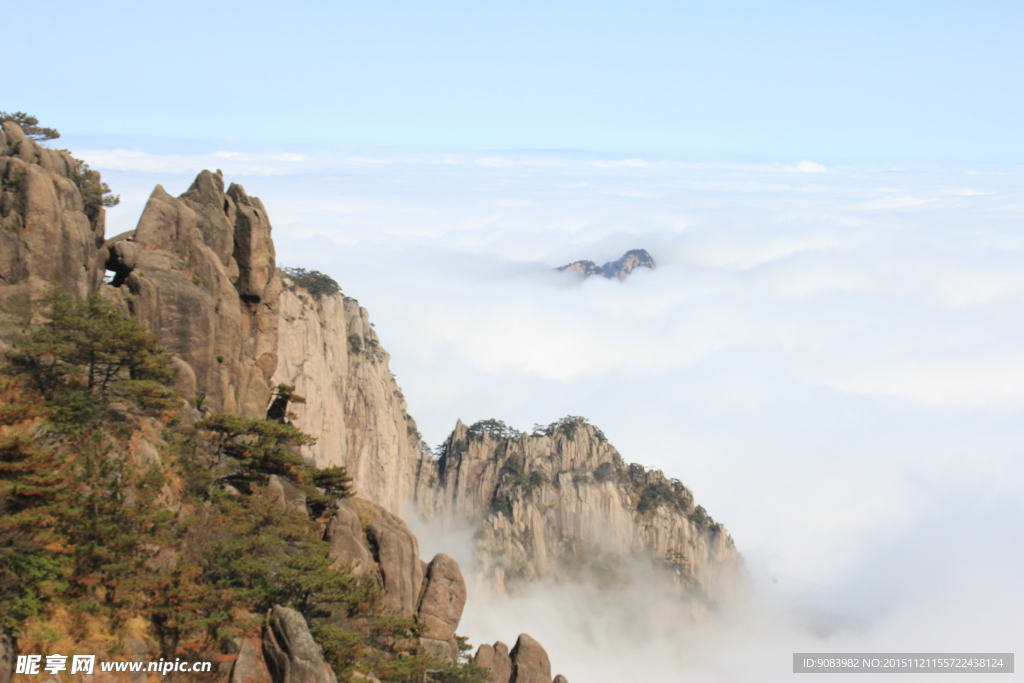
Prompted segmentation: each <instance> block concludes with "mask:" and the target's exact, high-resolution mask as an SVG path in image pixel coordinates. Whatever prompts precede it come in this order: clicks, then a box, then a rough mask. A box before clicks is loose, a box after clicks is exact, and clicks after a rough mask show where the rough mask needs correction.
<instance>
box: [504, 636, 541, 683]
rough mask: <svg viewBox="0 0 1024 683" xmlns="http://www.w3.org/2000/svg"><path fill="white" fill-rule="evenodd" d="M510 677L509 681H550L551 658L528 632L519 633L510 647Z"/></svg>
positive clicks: (530, 682) (520, 682)
mask: <svg viewBox="0 0 1024 683" xmlns="http://www.w3.org/2000/svg"><path fill="white" fill-rule="evenodd" d="M511 657H512V677H511V678H510V679H509V683H551V660H549V659H548V653H547V651H546V650H545V649H544V648H543V647H542V646H541V644H540V643H538V642H537V641H536V640H534V639H533V638H531V637H530V636H529V635H528V634H526V633H522V634H520V635H519V640H517V641H516V646H515V647H514V648H512V653H511Z"/></svg>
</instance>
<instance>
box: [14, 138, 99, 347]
mask: <svg viewBox="0 0 1024 683" xmlns="http://www.w3.org/2000/svg"><path fill="white" fill-rule="evenodd" d="M80 169H81V165H80V163H79V162H78V161H77V160H75V159H74V158H73V157H72V156H71V155H70V154H68V153H67V152H64V151H59V150H54V149H48V148H46V147H43V146H42V145H40V144H39V143H37V142H35V141H34V140H31V139H29V138H28V137H26V136H25V133H23V132H22V130H21V128H20V127H19V126H18V124H16V123H14V122H13V121H5V122H4V123H3V127H2V128H0V305H10V304H14V303H17V302H24V301H28V300H29V299H30V298H32V297H38V296H39V295H41V294H42V293H43V292H44V291H45V290H46V289H47V288H48V287H49V286H50V285H51V283H56V284H58V285H60V286H61V287H62V288H63V289H65V290H66V291H67V292H69V293H71V294H74V295H75V296H85V295H86V294H89V293H90V292H95V291H97V290H98V289H99V287H100V285H101V284H102V282H103V264H104V261H105V260H106V257H107V249H106V247H105V244H104V231H105V223H106V214H105V211H104V209H103V206H102V205H101V204H99V203H96V202H95V201H93V200H92V199H90V198H89V196H88V192H83V187H82V182H83V181H82V177H81V173H80ZM3 336H6V335H0V337H3ZM0 350H2V347H0Z"/></svg>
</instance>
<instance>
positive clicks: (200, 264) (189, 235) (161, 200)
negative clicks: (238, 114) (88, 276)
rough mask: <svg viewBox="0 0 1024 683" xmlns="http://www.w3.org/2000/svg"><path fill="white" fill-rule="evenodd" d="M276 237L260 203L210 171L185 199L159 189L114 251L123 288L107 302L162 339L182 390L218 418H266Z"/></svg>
mask: <svg viewBox="0 0 1024 683" xmlns="http://www.w3.org/2000/svg"><path fill="white" fill-rule="evenodd" d="M270 232H271V226H270V220H269V218H268V217H267V213H266V210H265V209H264V208H263V204H262V203H261V202H260V200H259V199H257V198H255V197H249V196H248V195H247V194H246V193H245V190H244V189H243V188H242V187H241V186H240V185H235V184H232V185H231V186H230V187H229V188H228V189H227V191H226V192H225V190H224V179H223V177H222V176H221V175H220V174H219V173H211V172H210V171H203V172H202V173H200V174H199V176H198V177H197V178H196V180H195V182H193V183H192V186H191V187H190V188H189V189H188V191H187V192H185V193H184V194H183V195H181V196H180V197H178V198H174V197H172V196H171V195H169V194H168V193H167V192H166V191H165V190H164V189H163V187H161V186H159V185H157V187H156V189H154V190H153V193H152V195H150V198H149V201H148V202H147V203H146V208H145V209H144V211H143V213H142V217H141V218H140V219H139V223H138V226H137V227H136V229H135V231H134V232H133V233H129V234H127V235H122V236H119V238H115V239H114V240H111V242H112V244H109V245H108V250H109V257H108V259H107V267H108V268H109V269H111V270H113V271H114V272H115V273H116V277H115V280H114V282H115V284H122V283H123V286H121V287H120V288H111V289H110V290H108V292H107V293H108V295H109V296H111V297H112V298H117V299H119V300H120V301H122V302H123V304H124V305H125V307H126V308H127V309H128V311H130V313H131V314H132V315H133V316H134V317H136V318H137V319H138V320H140V321H141V322H142V323H143V324H144V325H146V327H147V328H149V329H150V330H152V331H153V332H156V333H158V334H159V335H160V339H161V342H162V343H163V344H164V345H165V346H166V347H167V350H168V351H170V352H172V353H174V354H175V356H176V365H175V367H176V370H177V379H176V382H177V388H178V389H180V390H181V391H182V392H183V393H184V394H185V395H186V397H188V398H192V397H196V398H197V399H198V403H199V404H200V405H201V406H202V407H203V408H205V409H207V410H210V411H212V412H229V413H235V414H238V415H241V416H243V417H264V416H265V415H266V411H267V405H268V404H269V402H270V395H271V384H270V379H271V376H272V375H273V373H274V369H275V368H276V367H277V340H278V330H277V325H278V305H279V303H278V299H279V295H280V290H281V281H280V278H279V277H278V275H277V268H276V266H275V263H274V244H273V241H272V240H271V237H270ZM121 238H123V239H121Z"/></svg>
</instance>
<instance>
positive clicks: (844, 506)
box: [73, 143, 1024, 681]
mask: <svg viewBox="0 0 1024 683" xmlns="http://www.w3.org/2000/svg"><path fill="white" fill-rule="evenodd" d="M73 146H74V147H76V148H79V149H81V148H84V147H86V146H87V145H84V144H80V143H76V144H74V145H73ZM122 146H124V147H127V145H122ZM116 147H117V146H115V145H109V146H108V147H107V148H105V149H95V150H94V151H91V152H83V153H82V154H81V155H82V156H83V157H84V158H85V159H86V160H87V161H89V163H90V164H92V165H93V166H94V167H96V168H99V169H100V170H101V171H103V172H104V178H105V179H106V180H108V182H110V184H111V185H112V186H113V187H114V188H115V190H116V191H118V192H120V193H121V194H122V199H123V200H124V202H123V206H122V207H118V208H117V209H115V210H113V211H112V212H111V214H110V216H109V220H108V223H110V228H109V232H110V233H111V234H114V233H116V232H119V231H120V230H121V229H130V228H131V227H134V226H132V225H131V224H130V221H131V220H132V219H133V217H135V216H137V215H138V214H139V207H140V206H141V203H142V202H144V201H145V198H146V195H147V194H148V192H149V189H150V188H151V187H152V184H153V182H161V183H164V184H165V186H167V188H168V190H169V191H171V192H172V193H176V192H179V191H181V190H183V189H184V187H185V186H186V185H187V182H188V181H189V180H190V179H191V177H192V176H194V174H195V172H196V171H197V170H199V169H200V168H204V167H214V168H216V167H220V168H223V169H224V171H225V173H228V174H230V175H232V176H243V177H244V182H245V185H246V187H247V189H249V190H250V191H251V192H252V193H253V194H258V195H259V196H261V197H262V198H263V200H264V203H265V204H266V206H267V207H268V210H269V211H270V213H271V215H272V216H273V219H274V230H275V233H274V235H275V240H276V243H277V245H278V257H279V262H280V263H282V264H283V265H294V266H303V267H306V268H315V269H318V270H322V271H325V272H327V273H329V274H331V275H332V276H333V277H334V278H335V279H336V280H338V281H339V282H340V283H341V284H342V286H343V288H344V289H345V292H346V294H349V295H350V296H355V297H357V298H359V299H360V301H361V302H362V303H363V304H364V305H366V306H367V307H368V308H370V310H371V311H372V312H373V318H374V320H375V321H376V324H377V330H378V333H379V334H380V336H381V338H382V342H383V343H384V344H385V345H386V346H387V348H388V349H389V351H390V352H391V354H392V358H393V360H392V367H393V368H394V369H395V371H396V372H397V374H398V376H399V381H400V382H401V385H402V387H403V390H404V392H405V395H406V398H407V399H408V401H409V407H410V412H411V413H412V414H413V415H414V416H415V417H416V419H417V422H418V423H419V425H420V426H421V428H422V430H423V432H424V436H425V437H426V438H427V440H428V441H430V442H431V443H437V442H439V441H440V440H442V439H443V438H444V437H445V436H446V435H447V433H448V431H450V429H451V428H452V426H453V425H454V423H455V420H456V418H462V419H463V421H465V422H467V423H469V422H472V421H475V420H478V419H484V418H489V417H496V418H500V419H503V420H504V421H506V422H508V423H510V424H512V425H514V426H516V427H519V428H521V429H528V428H529V427H530V426H531V425H533V424H534V423H548V422H551V421H552V420H554V419H556V418H558V417H561V416H562V415H565V414H575V415H585V416H587V417H588V418H590V419H591V421H592V422H594V423H595V424H597V425H599V426H600V427H601V428H602V429H603V430H604V432H605V433H606V434H607V435H608V437H609V439H610V440H611V441H612V442H613V443H615V445H616V446H617V447H618V448H619V450H620V451H621V452H622V453H623V455H624V456H625V457H626V459H627V460H635V461H638V462H643V463H644V464H647V465H651V466H657V467H660V468H662V469H664V470H665V471H666V473H667V474H668V475H669V476H675V477H678V478H680V479H682V480H683V482H684V483H685V484H687V486H689V487H690V488H692V489H693V490H694V491H695V493H696V494H697V496H698V498H699V499H700V500H701V501H702V503H703V504H704V505H705V507H707V509H708V510H709V511H710V512H711V513H712V514H713V515H714V516H715V518H716V519H718V520H720V521H722V522H723V523H725V524H726V526H728V528H729V530H730V532H731V533H732V535H733V537H734V538H735V539H736V542H737V545H738V547H739V548H740V549H741V550H742V551H744V552H745V554H746V556H747V559H748V562H749V565H750V567H751V569H752V572H753V573H754V575H755V576H756V577H758V579H759V581H760V585H761V586H762V588H763V591H762V593H761V597H760V598H759V600H760V602H759V603H758V605H759V606H758V607H757V608H756V609H751V610H746V611H744V612H743V614H742V615H741V617H734V618H733V621H732V622H730V624H731V625H730V626H729V627H728V628H727V629H725V631H726V633H724V634H723V635H722V640H721V641H720V642H721V643H722V649H720V650H716V649H715V648H709V652H717V651H721V652H723V653H724V652H737V651H742V652H746V653H748V654H749V659H750V660H751V661H753V660H756V659H757V658H758V657H761V656H762V655H764V656H766V657H767V656H772V657H775V656H780V657H781V658H782V659H781V661H782V662H784V664H785V665H788V662H789V659H788V657H789V655H790V654H791V653H792V652H793V651H797V650H800V649H806V650H818V651H828V650H831V649H843V648H844V647H845V648H855V649H858V648H859V649H865V648H869V647H870V648H873V649H877V650H881V651H897V650H907V649H915V648H916V649H918V651H939V650H941V649H942V648H946V649H954V650H955V649H962V648H966V647H972V648H980V649H985V650H988V651H1000V650H1002V651H1006V650H1012V642H1013V641H1012V638H1016V639H1017V641H1016V642H1019V638H1020V636H1021V632H1020V626H1019V624H1018V623H1015V622H1014V620H1013V619H1011V618H1010V616H1009V615H1011V614H1012V613H1013V610H1014V609H1016V610H1018V613H1019V609H1020V608H1021V607H1022V606H1024V600H1022V591H1021V584H1020V579H1019V578H1017V577H1016V576H1015V575H1014V573H1013V572H1012V571H1010V568H1011V567H1014V566H1019V561H1020V560H1021V559H1022V557H1024V552H1022V548H1021V542H1020V540H1019V539H1021V538H1024V523H1022V522H1021V520H1024V515H1022V514H1020V512H1021V510H1020V505H1019V504H1018V503H1016V502H1014V501H1019V500H1021V499H1022V498H1024V495H1022V494H1024V467H1022V463H1021V457H1020V444H1021V443H1024V420H1021V417H1022V415H1021V413H1022V410H1024V344H1022V341H1024V233H1022V232H1021V228H1020V226H1021V225H1022V221H1021V219H1022V218H1024V192H1022V191H1021V190H1020V187H1021V176H1022V175H1024V170H1022V169H1020V168H1006V167H1003V168H981V167H974V168H971V167H941V168H940V167H928V168H893V167H885V166H879V167H864V166H858V167H848V166H843V165H842V164H837V163H822V162H820V161H811V160H799V159H793V160H784V161H780V162H779V163H774V164H711V163H701V164H696V163H688V162H686V161H682V160H677V159H666V158H653V157H652V158H646V157H638V156H631V157H621V158H613V157H608V156H601V155H590V154H583V153H559V154H556V153H524V152H520V153H506V152H486V151H485V152H479V153H468V152H460V153H451V154H449V153H442V152H436V151H426V152H424V151H418V150H381V149H366V150H327V151H325V150H318V149H273V150H268V149H260V148H248V149H241V148H239V149H233V148H226V147H224V146H223V145H219V146H216V147H209V148H203V147H202V145H198V146H197V147H196V150H197V151H196V152H195V153H194V154H189V155H181V154H175V155H168V154H163V153H159V152H158V151H156V152H154V151H138V150H136V151H130V152H125V151H123V150H119V149H117V148H116ZM175 183H178V185H175ZM119 221H123V222H124V223H120V222H119ZM632 248H644V249H647V250H648V251H649V252H650V253H651V254H652V256H653V257H654V259H655V261H656V262H657V264H658V268H657V270H654V271H646V270H643V269H641V270H639V271H637V272H635V273H634V274H633V275H632V276H631V277H630V278H629V279H628V280H627V281H625V282H622V283H620V282H617V281H607V280H604V279H603V278H601V279H594V278H591V279H589V280H586V281H582V282H581V281H580V280H579V279H578V278H574V277H573V276H572V275H571V274H566V273H556V272H553V271H552V268H553V267H555V266H559V265H562V264H564V263H568V262H571V261H574V260H577V259H591V260H594V261H596V262H604V261H606V260H609V259H613V258H617V257H618V256H619V255H621V254H622V253H623V252H625V251H626V250H628V249H632ZM445 551H446V552H449V551H448V550H445ZM455 552H457V551H456V550H451V553H452V554H454V553H455ZM540 590H542V589H540V588H539V589H538V591H540ZM556 595H557V597H555V596H556ZM537 599H538V600H540V601H541V602H544V601H547V604H559V605H562V606H561V607H560V608H559V609H558V610H556V611H557V612H558V613H559V614H562V615H572V614H579V613H580V611H579V610H578V609H575V608H574V607H573V606H572V604H574V603H572V601H573V600H577V601H582V602H581V603H580V604H582V603H585V602H587V600H590V598H589V597H588V596H586V595H582V596H580V595H577V594H576V593H572V592H564V593H551V594H538V597H537ZM556 601H562V602H560V603H556ZM563 603H564V604H563ZM480 604H483V603H480ZM524 604H526V603H524ZM507 608H508V609H525V608H523V607H521V606H515V605H508V606H507ZM467 609H468V613H467V617H466V618H467V620H468V621H467V625H468V624H471V623H476V624H478V626H477V628H478V631H479V633H480V634H481V635H480V636H479V638H481V639H486V638H488V637H490V636H488V635H484V634H486V633H487V618H486V610H488V609H498V607H496V606H494V605H488V606H487V607H486V609H484V608H482V607H481V608H475V607H474V603H473V600H472V599H471V601H470V605H469V607H468V608H467ZM475 609H476V610H477V611H474V610H475ZM615 609H617V608H614V607H609V612H608V614H611V615H612V617H614V618H612V617H609V616H607V615H606V616H605V617H601V616H600V615H590V616H588V618H590V617H591V616H592V618H590V621H591V622H592V623H593V633H592V634H591V636H589V638H590V640H589V641H587V640H586V637H585V636H579V638H583V640H580V641H578V642H566V644H565V646H566V648H568V649H567V651H569V652H576V651H577V650H578V649H579V648H583V647H584V645H586V643H587V642H589V643H590V644H591V645H595V644H596V645H598V646H599V645H601V643H602V640H601V638H603V637H604V636H602V635H601V634H602V633H603V632H602V631H601V629H602V628H604V627H602V626H601V624H602V623H604V622H603V621H602V619H605V620H606V621H608V623H614V622H615V620H616V619H620V618H625V617H623V616H622V615H618V616H615V614H616V613H615ZM1008 610H1009V611H1008ZM535 613H537V614H545V612H544V611H543V610H539V611H538V610H535ZM958 615H961V616H958ZM578 618H580V617H569V616H564V617H562V621H559V620H558V619H548V620H547V622H546V623H548V624H551V625H552V628H554V625H557V624H562V627H561V628H562V630H563V631H564V632H565V633H585V632H586V629H582V630H581V628H580V624H578V623H575V622H574V621H573V620H574V619H578ZM665 618H666V619H667V618H668V617H665ZM474 620H475V622H474ZM541 621H544V620H543V619H542V620H541ZM780 623H781V624H782V626H778V624H780ZM926 624H931V626H927V627H926V626H925V625H926ZM723 628H725V627H723ZM542 629H543V626H542V625H539V626H538V627H537V629H536V631H537V632H536V633H535V632H534V630H530V629H528V630H530V632H531V633H532V634H534V635H537V636H538V637H541V636H544V635H545V634H544V633H543V632H542ZM730 629H731V630H730ZM982 636H984V637H982ZM566 637H567V638H569V636H566ZM574 637H575V636H574ZM687 637H690V636H687V635H686V634H684V633H674V632H673V633H672V634H660V635H658V634H655V635H652V636H651V637H650V641H651V643H650V645H649V647H650V648H652V650H651V651H650V653H649V656H650V657H651V658H657V657H662V655H664V657H662V659H663V660H664V661H666V662H668V661H669V659H671V658H669V659H665V657H669V655H668V654H665V653H667V652H668V651H669V650H670V649H671V644H672V643H673V642H675V640H678V639H683V640H685V639H686V638H687ZM985 638H988V640H986V639H985ZM1001 638H1003V640H1001ZM549 640H550V642H552V643H554V642H555V639H554V637H553V636H552V637H550V638H549ZM549 640H545V642H549ZM739 643H746V645H744V646H743V647H744V648H746V649H738V648H740V645H739ZM958 643H962V645H958ZM986 643H989V644H986ZM647 647H648V646H641V645H640V644H632V645H629V646H628V647H626V648H625V649H626V650H628V651H630V652H633V653H639V652H647V650H646V649H645V648H647ZM659 648H661V649H659ZM549 649H551V650H552V651H557V648H556V647H554V646H553V647H551V648H549ZM662 650H664V652H663V651H662ZM657 652H661V653H662V654H657ZM623 658H626V659H628V658H627V657H626V655H625V654H624V655H622V657H620V658H619V660H620V661H626V659H623ZM673 661H674V660H673ZM729 662H734V663H733V664H729ZM676 664H677V663H673V664H671V666H670V665H669V664H665V666H666V667H668V668H666V669H665V671H666V672H668V673H666V674H665V680H672V679H671V675H675V673H677V672H678V669H677V668H674V667H676ZM684 664H685V666H686V667H689V669H688V670H691V671H704V672H708V671H712V672H718V673H720V674H721V677H723V678H727V679H728V678H730V677H731V678H732V679H734V680H749V679H750V676H751V672H752V671H754V669H747V668H744V667H742V666H739V665H738V664H735V660H734V659H729V657H727V656H726V655H724V654H723V655H722V657H721V658H720V659H715V658H714V657H713V656H712V657H711V659H704V660H700V661H690V660H687V662H684ZM702 667H703V668H702ZM708 667H710V668H708ZM730 667H732V668H730ZM578 671H579V675H576V676H575V677H574V676H573V675H570V676H569V677H570V679H574V678H581V676H582V678H583V679H586V680H595V681H598V680H603V679H601V678H600V677H599V676H598V675H597V673H596V672H593V671H588V670H586V669H585V668H582V666H581V668H580V669H579V670H578ZM772 671H776V670H774V669H773V670H772ZM565 673H566V674H567V675H569V674H571V673H572V671H571V669H570V667H568V666H567V667H565ZM609 675H611V674H609ZM772 675H773V676H774V673H773V674H772ZM782 675H783V674H782V673H779V677H780V678H781V676H782ZM769 679H770V678H769V677H765V678H764V679H763V680H769ZM608 680H622V679H621V678H614V677H612V678H609V679H608ZM648 680H659V679H658V678H657V677H652V678H649V679H648Z"/></svg>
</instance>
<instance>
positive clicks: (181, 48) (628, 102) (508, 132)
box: [0, 0, 1024, 163]
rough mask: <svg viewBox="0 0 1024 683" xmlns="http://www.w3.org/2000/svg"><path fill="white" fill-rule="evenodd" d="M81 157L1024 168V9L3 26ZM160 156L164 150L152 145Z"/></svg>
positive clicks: (785, 6)
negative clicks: (388, 148)
mask: <svg viewBox="0 0 1024 683" xmlns="http://www.w3.org/2000/svg"><path fill="white" fill-rule="evenodd" d="M4 17H5V24H6V25H8V26H12V27H13V26H18V27H20V28H19V30H12V31H7V32H6V35H5V53H6V54H8V55H18V56H19V59H20V60H23V62H22V63H23V65H24V66H23V67H22V68H17V69H7V70H6V73H5V76H4V88H3V97H2V102H0V107H3V108H4V109H7V110H10V109H22V110H26V111H30V112H32V113H34V114H36V115H37V116H39V117H40V118H42V119H43V120H44V121H45V122H46V123H48V124H51V125H54V126H56V127H58V128H59V129H61V130H64V131H67V132H68V133H76V134H90V135H104V136H111V135H116V136H129V137H132V138H136V143H135V144H136V145H141V144H145V143H143V142H141V141H140V140H139V138H147V137H148V138H154V137H156V138H170V139H171V140H172V141H171V142H168V141H165V142H164V144H171V145H173V140H175V139H178V140H180V139H208V138H214V139H233V140H238V141H263V142H282V143H303V142H304V143H314V144H321V143H343V144H375V145H377V144H385V145H390V144H397V145H424V146H440V147H457V148H493V149H529V148H532V149H538V148H541V149H586V150H593V151H610V152H629V153H648V154H658V153H667V154H683V155H687V156H690V157H697V158H703V159H708V158H715V159H721V158H735V157H756V158H770V159H773V160H777V161H795V160H798V159H802V158H808V157H810V158H818V159H820V160H822V161H826V162H828V161H837V160H900V161H912V160H913V161H921V160H928V161H950V160H953V161H973V162H985V161H990V162H999V163H1019V162H1020V159H1021V152H1022V151H1024V133H1022V127H1021V126H1020V121H1021V120H1024V95H1022V88H1021V87H1020V84H1021V83H1022V82H1024V59H1022V52H1024V48H1022V47H1021V41H1020V40H1019V35H1020V30H1021V28H1022V27H1024V21H1022V20H1024V4H1021V3H1019V2H1008V1H1007V2H986V1H983V0H979V1H976V2H941V1H937V0H931V1H929V2H867V1H862V2H846V3H838V2H772V3H767V2H716V3H693V2H640V3H637V2H629V3H627V2H594V1H589V2H559V3H550V2H530V1H526V2H516V3H494V2H430V3H423V2H377V3H369V2H307V3H299V4H290V5H288V6H285V4H284V3H252V2H246V3H238V2H222V3H209V2H193V1H188V2H181V3H175V4H174V5H162V4H154V3H127V2H113V3H108V4H105V5H104V6H103V7H102V9H99V10H98V9H97V7H96V6H95V5H89V4H83V3H71V2H40V3H9V4H8V6H7V7H5V9H4ZM148 144H150V145H152V144H155V143H154V142H152V141H150V142H149V143H148Z"/></svg>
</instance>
